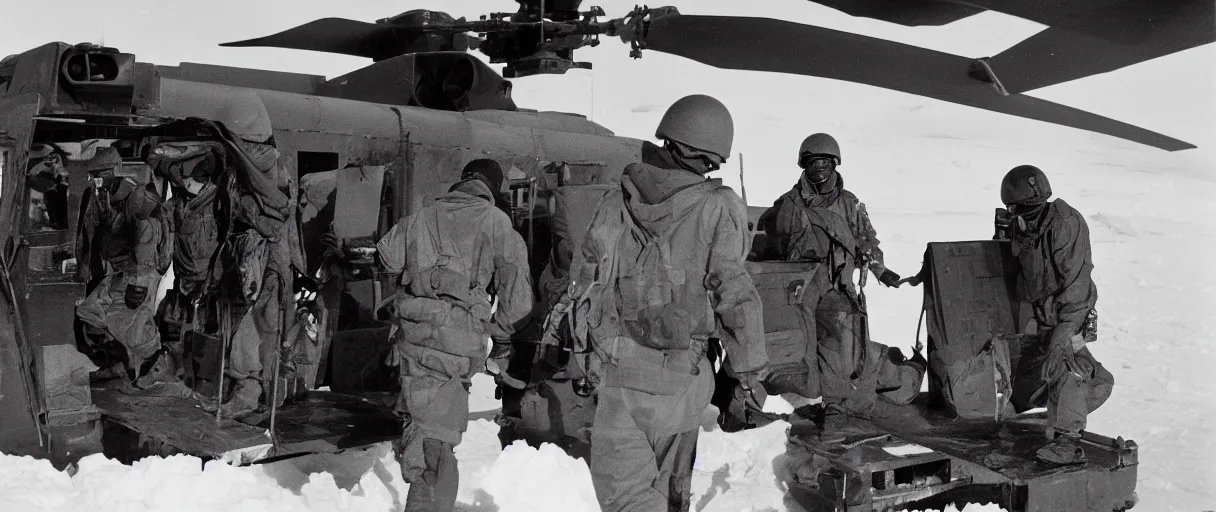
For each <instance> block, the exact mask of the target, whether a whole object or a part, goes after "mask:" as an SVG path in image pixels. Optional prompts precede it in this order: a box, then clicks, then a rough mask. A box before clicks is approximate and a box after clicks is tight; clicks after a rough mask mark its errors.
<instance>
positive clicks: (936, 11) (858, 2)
mask: <svg viewBox="0 0 1216 512" xmlns="http://www.w3.org/2000/svg"><path fill="white" fill-rule="evenodd" d="M810 1H811V2H814V3H817V4H820V5H823V6H825V7H830V8H832V9H836V10H837V11H840V12H843V13H845V14H848V15H849V16H857V17H859V18H872V19H876V20H880V21H886V22H888V23H896V24H899V25H903V26H906V27H922V26H934V27H936V26H941V25H947V24H950V23H954V22H956V21H958V20H961V19H963V18H969V17H971V16H975V15H976V14H979V13H981V12H984V11H985V10H986V9H985V8H983V7H977V6H974V5H969V4H967V3H965V2H959V1H954V0H919V1H909V0H810Z"/></svg>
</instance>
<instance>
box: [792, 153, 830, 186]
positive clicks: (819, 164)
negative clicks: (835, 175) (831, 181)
mask: <svg viewBox="0 0 1216 512" xmlns="http://www.w3.org/2000/svg"><path fill="white" fill-rule="evenodd" d="M800 163H801V164H802V172H803V173H805V174H806V178H807V179H808V180H810V181H811V183H823V182H825V181H827V179H828V176H829V175H831V174H832V171H834V170H835V169H836V162H835V161H834V160H833V159H832V158H829V157H823V156H811V155H807V156H805V157H803V159H802V161H801V162H800Z"/></svg>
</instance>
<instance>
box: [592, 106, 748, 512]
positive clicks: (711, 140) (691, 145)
mask: <svg viewBox="0 0 1216 512" xmlns="http://www.w3.org/2000/svg"><path fill="white" fill-rule="evenodd" d="M655 136H656V137H657V138H659V139H662V140H664V142H665V144H664V146H663V147H658V146H656V145H654V144H651V143H646V144H645V145H644V146H643V148H642V155H641V162H639V163H635V164H631V165H629V166H628V167H627V168H626V169H625V172H624V176H623V177H622V179H621V189H620V190H619V191H613V192H611V193H610V194H609V195H608V196H607V197H606V198H605V199H604V200H603V201H602V202H601V203H600V206H599V209H598V211H597V212H596V215H595V217H594V219H593V220H592V221H591V226H590V229H589V230H588V233H587V235H586V238H585V240H584V243H583V247H582V250H581V251H579V252H577V253H576V256H575V260H576V262H575V264H573V265H572V270H571V272H572V275H573V276H574V279H573V282H572V283H571V287H570V297H571V298H572V299H573V300H574V301H575V303H574V305H573V313H572V315H573V321H572V324H573V331H575V333H576V334H575V337H576V338H580V337H581V338H583V340H584V341H582V343H585V344H586V345H589V346H590V348H592V349H593V350H594V353H595V355H596V358H595V360H596V361H598V365H597V366H598V367H593V368H590V369H589V370H590V371H589V372H588V377H589V378H590V380H591V381H592V382H596V381H599V383H598V385H597V386H596V391H597V393H598V403H597V406H596V413H595V427H594V429H593V430H592V434H591V475H592V481H593V483H594V485H595V493H596V496H597V498H598V500H599V502H600V506H601V507H602V509H603V510H604V511H605V512H618V511H625V510H628V511H634V510H646V511H657V510H679V511H686V510H688V509H689V506H690V501H691V500H690V495H691V492H690V491H691V487H690V486H691V479H692V470H693V461H694V457H695V456H696V451H697V437H698V433H699V428H700V417H701V414H702V412H703V411H704V410H705V408H706V407H707V406H709V403H710V398H711V396H712V394H713V391H714V375H713V373H714V371H713V367H712V366H711V363H710V360H709V357H708V355H707V353H708V351H707V343H708V342H709V339H710V338H711V337H714V336H719V335H720V336H721V340H722V343H723V345H724V348H725V350H726V353H727V360H726V363H725V364H726V365H727V366H728V367H729V368H730V369H731V370H733V373H734V374H735V375H737V376H738V380H739V381H741V386H740V388H739V389H737V390H735V391H736V392H737V393H739V394H741V395H743V396H741V397H740V398H741V401H745V402H747V404H748V406H749V407H753V408H756V409H762V408H763V406H764V401H765V393H764V388H763V386H762V385H761V382H762V381H763V380H764V377H765V375H766V374H767V371H768V358H767V355H766V352H765V346H764V329H763V324H762V322H763V318H762V315H761V303H760V296H759V294H758V293H757V292H756V289H755V286H754V285H753V283H752V280H751V276H750V275H749V274H748V273H747V272H746V270H745V269H744V259H745V257H746V256H747V254H748V252H749V250H750V246H751V236H750V233H749V232H748V228H747V212H746V208H745V207H744V205H743V201H742V200H740V199H739V196H738V195H736V194H735V192H734V191H733V190H731V189H730V188H729V187H726V186H723V185H722V183H721V180H707V179H706V177H705V174H706V173H708V172H711V171H713V170H716V169H717V168H718V167H719V166H720V165H721V164H722V163H723V162H724V161H726V158H727V156H729V155H730V148H731V143H732V141H733V138H734V125H733V121H732V119H731V116H730V112H729V111H728V110H727V109H726V106H725V105H723V104H722V103H721V102H719V101H718V100H716V99H714V98H711V97H709V96H704V95H693V96H688V97H685V98H682V99H680V100H679V101H677V102H676V103H675V104H673V105H672V106H671V107H670V108H669V109H668V110H667V112H666V113H665V114H664V115H663V119H662V121H661V122H660V123H659V127H658V130H657V131H656V132H655ZM719 329H721V332H719ZM589 366H591V365H589ZM601 370H602V374H600V371H601ZM601 377H602V380H601Z"/></svg>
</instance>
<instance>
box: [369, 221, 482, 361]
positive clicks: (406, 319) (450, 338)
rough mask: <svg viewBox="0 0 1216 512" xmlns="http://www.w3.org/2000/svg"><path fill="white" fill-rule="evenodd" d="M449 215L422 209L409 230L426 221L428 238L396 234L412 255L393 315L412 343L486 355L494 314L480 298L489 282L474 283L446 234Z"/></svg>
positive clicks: (402, 331) (440, 349) (437, 348)
mask: <svg viewBox="0 0 1216 512" xmlns="http://www.w3.org/2000/svg"><path fill="white" fill-rule="evenodd" d="M445 215H446V214H445V212H444V211H443V210H442V209H440V208H431V209H429V210H423V212H420V218H417V219H416V220H415V221H414V222H416V224H410V225H409V226H410V227H422V226H421V225H420V224H421V223H422V222H426V226H427V229H426V231H427V232H426V233H425V234H423V233H411V232H409V231H410V230H406V232H405V233H400V234H398V236H400V237H409V238H408V239H407V240H406V241H405V243H406V253H407V254H409V255H411V257H409V258H407V259H406V262H407V266H406V267H405V268H404V269H403V270H402V274H401V280H400V286H401V288H400V289H399V290H398V292H397V294H396V295H395V296H394V298H393V301H392V306H391V308H392V309H391V310H390V314H391V315H392V316H393V317H394V318H396V319H397V320H398V322H397V327H398V328H400V329H401V334H402V337H403V339H404V340H405V341H406V342H408V343H410V344H413V345H420V346H424V347H427V348H431V349H434V350H438V351H440V352H444V353H447V354H452V355H457V356H464V357H471V358H478V357H485V348H486V344H485V338H486V322H487V321H489V319H490V315H491V310H490V305H489V304H488V303H487V301H485V300H481V299H480V297H478V293H479V292H478V290H479V289H483V288H484V286H485V283H478V282H473V281H472V280H471V277H472V272H471V270H472V269H470V268H469V267H468V266H467V264H466V263H465V261H464V259H463V258H461V257H460V250H459V248H458V247H457V246H456V244H455V242H454V241H453V240H452V239H451V238H450V237H449V236H447V235H446V234H447V233H451V232H452V231H450V230H451V229H452V226H451V225H450V224H449V223H448V222H446V220H447V219H446V218H445Z"/></svg>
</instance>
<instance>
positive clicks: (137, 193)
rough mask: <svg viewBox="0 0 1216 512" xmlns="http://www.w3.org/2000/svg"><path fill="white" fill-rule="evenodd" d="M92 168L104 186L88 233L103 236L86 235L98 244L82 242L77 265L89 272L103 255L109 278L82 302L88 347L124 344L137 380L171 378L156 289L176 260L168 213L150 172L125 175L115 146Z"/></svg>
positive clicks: (95, 193)
mask: <svg viewBox="0 0 1216 512" xmlns="http://www.w3.org/2000/svg"><path fill="white" fill-rule="evenodd" d="M103 163H104V165H103ZM90 164H91V165H93V167H94V169H93V172H92V174H93V175H94V176H95V177H96V178H97V179H96V180H95V181H94V183H100V186H94V187H93V188H92V189H91V190H90V191H89V194H87V197H86V200H85V204H84V211H83V212H82V217H83V218H84V219H85V220H84V226H83V229H82V232H88V233H90V234H95V235H96V236H84V235H82V237H81V242H84V241H85V239H91V240H90V241H93V242H97V244H98V245H91V244H85V243H81V244H79V247H78V250H79V251H81V254H78V255H77V261H78V262H81V263H80V265H81V267H82V268H83V269H89V268H91V267H94V266H96V265H92V264H91V263H92V262H93V261H94V259H95V258H94V256H97V258H96V259H98V260H100V261H104V262H105V263H107V264H108V267H109V273H108V274H106V275H105V276H104V277H103V278H101V279H100V280H99V281H97V282H96V283H95V285H94V286H93V288H92V289H91V290H90V291H89V294H88V295H87V296H86V297H85V298H84V299H81V300H80V301H78V302H77V303H76V315H77V317H78V318H79V319H80V321H81V323H83V324H84V331H85V333H84V334H85V339H86V342H87V343H88V344H89V345H90V348H91V349H93V350H94V351H95V353H96V352H97V351H98V349H101V350H100V351H102V352H105V351H107V350H105V346H106V345H108V344H110V343H117V344H118V345H120V346H121V347H123V348H124V349H125V355H126V358H125V359H126V361H125V367H126V368H125V369H126V373H127V375H128V376H129V377H130V378H132V379H134V378H137V377H143V376H145V375H153V376H159V375H161V374H166V375H170V376H172V374H174V373H175V371H174V370H173V369H172V368H171V367H172V360H171V358H170V357H169V356H168V355H167V354H166V353H165V351H164V350H162V346H161V342H160V334H159V332H158V331H157V326H156V321H155V315H156V304H155V302H156V290H157V288H158V287H159V286H160V280H161V277H162V276H163V275H164V273H165V271H166V270H168V268H169V264H170V263H171V261H172V251H173V245H172V244H173V242H172V238H171V235H170V232H171V231H172V226H171V220H170V219H169V217H168V215H169V213H168V212H167V211H166V210H165V209H164V208H163V206H162V205H161V198H160V196H159V195H158V194H157V193H156V191H155V190H153V189H152V187H151V185H150V179H151V176H150V173H149V174H147V175H136V174H134V173H124V172H123V171H122V160H121V158H119V156H118V152H117V151H116V150H115V149H113V148H103V149H102V150H100V151H98V155H97V156H96V157H95V158H94V159H93V160H92V161H91V162H90ZM98 171H100V172H98ZM85 253H87V254H85ZM95 277H98V276H89V281H92V280H93V278H95ZM152 380H158V379H157V378H153V379H152ZM138 382H142V381H137V383H138Z"/></svg>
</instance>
